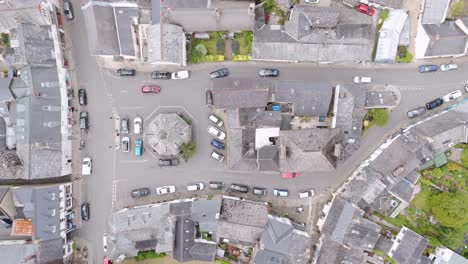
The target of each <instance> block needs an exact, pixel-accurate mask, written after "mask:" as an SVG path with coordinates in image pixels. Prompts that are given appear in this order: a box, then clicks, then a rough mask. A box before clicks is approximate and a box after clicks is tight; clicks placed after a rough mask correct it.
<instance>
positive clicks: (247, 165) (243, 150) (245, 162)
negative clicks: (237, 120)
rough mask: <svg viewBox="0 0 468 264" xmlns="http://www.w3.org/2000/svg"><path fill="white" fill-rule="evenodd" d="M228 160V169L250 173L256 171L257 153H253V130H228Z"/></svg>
mask: <svg viewBox="0 0 468 264" xmlns="http://www.w3.org/2000/svg"><path fill="white" fill-rule="evenodd" d="M228 142H232V143H229V146H230V147H229V148H228V151H229V154H228V156H229V159H228V167H229V168H230V169H232V170H236V171H252V170H257V169H258V164H257V153H256V151H255V129H253V128H247V129H242V128H232V129H229V137H228Z"/></svg>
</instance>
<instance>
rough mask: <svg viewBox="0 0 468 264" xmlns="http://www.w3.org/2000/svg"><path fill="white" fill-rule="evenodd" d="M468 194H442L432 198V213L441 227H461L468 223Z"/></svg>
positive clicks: (464, 192)
mask: <svg viewBox="0 0 468 264" xmlns="http://www.w3.org/2000/svg"><path fill="white" fill-rule="evenodd" d="M467 201H468V192H466V191H458V192H456V193H441V194H438V195H434V196H432V197H431V198H430V200H429V203H430V205H431V212H432V214H433V215H434V217H435V219H437V221H439V223H440V225H442V226H446V227H454V228H457V227H461V226H463V225H465V224H467V223H468V203H467Z"/></svg>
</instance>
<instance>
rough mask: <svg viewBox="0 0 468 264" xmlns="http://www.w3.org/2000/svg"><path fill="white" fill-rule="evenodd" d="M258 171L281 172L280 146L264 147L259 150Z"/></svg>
mask: <svg viewBox="0 0 468 264" xmlns="http://www.w3.org/2000/svg"><path fill="white" fill-rule="evenodd" d="M257 162H258V169H259V170H261V171H278V170H279V148H278V146H264V147H262V148H261V149H259V150H258V154H257Z"/></svg>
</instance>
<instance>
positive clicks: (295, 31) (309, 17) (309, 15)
mask: <svg viewBox="0 0 468 264" xmlns="http://www.w3.org/2000/svg"><path fill="white" fill-rule="evenodd" d="M337 24H338V10H337V9H335V8H333V7H318V6H310V5H297V6H295V7H294V9H293V11H292V13H291V16H290V18H289V20H288V21H286V23H285V32H286V33H287V34H288V35H290V36H291V37H293V38H294V39H295V40H301V39H303V38H304V37H306V36H308V35H310V34H312V32H313V30H314V29H316V28H333V27H336V26H337Z"/></svg>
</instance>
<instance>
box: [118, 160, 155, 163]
mask: <svg viewBox="0 0 468 264" xmlns="http://www.w3.org/2000/svg"><path fill="white" fill-rule="evenodd" d="M147 161H148V160H119V162H120V163H144V162H147Z"/></svg>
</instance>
